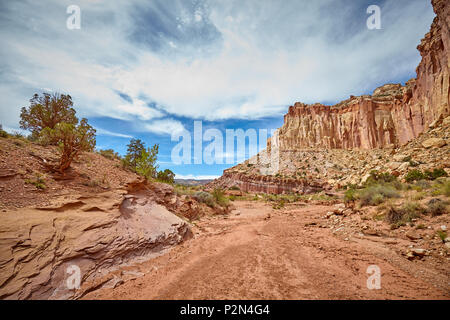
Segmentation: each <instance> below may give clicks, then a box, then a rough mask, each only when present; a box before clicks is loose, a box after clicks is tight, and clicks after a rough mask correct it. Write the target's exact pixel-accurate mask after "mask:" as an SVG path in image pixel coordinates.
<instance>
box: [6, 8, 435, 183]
mask: <svg viewBox="0 0 450 320" xmlns="http://www.w3.org/2000/svg"><path fill="white" fill-rule="evenodd" d="M429 2H430V1H427V0H384V1H377V0H371V1H365V0H361V1H359V0H318V1H309V0H308V1H306V0H304V1H303V0H284V1H277V0H271V1H269V0H258V1H257V0H239V1H238V0H226V1H225V0H222V1H218V0H209V1H208V0H204V1H200V0H194V1H192V0H160V1H156V0H146V1H144V0H135V1H126V0H115V1H107V0H90V1H88V0H83V1H77V0H70V1H64V0H42V1H33V0H29V1H24V0H16V1H2V2H0V37H1V39H2V46H1V47H0V57H1V59H0V94H1V96H2V102H1V107H0V123H2V124H3V126H4V127H5V128H7V129H8V130H10V131H11V130H17V128H18V121H19V114H20V108H21V107H22V106H27V104H28V100H29V99H30V98H31V96H32V95H33V94H34V93H35V92H38V93H39V92H43V91H58V92H63V93H69V94H71V96H72V97H73V100H74V105H75V108H76V109H77V112H78V114H79V115H80V116H83V117H87V118H88V119H89V122H90V123H91V124H92V125H94V126H95V128H97V130H98V132H97V133H98V136H97V145H98V148H113V149H115V150H117V151H118V152H119V153H121V154H123V153H124V152H125V150H126V144H127V143H128V141H129V140H130V138H131V137H134V138H140V139H142V140H144V141H145V142H146V144H147V145H149V146H150V145H153V144H155V143H159V144H160V156H159V162H160V167H161V168H162V169H165V168H170V169H171V170H172V171H174V172H175V173H176V174H177V175H178V176H179V177H214V176H218V175H220V174H221V173H222V170H223V169H225V168H227V167H230V166H231V165H229V164H228V165H220V164H214V165H206V164H203V165H175V164H174V163H173V162H172V161H171V158H170V154H171V150H172V148H173V147H174V145H176V142H173V141H171V134H172V133H177V132H181V131H183V130H188V131H189V130H192V128H193V122H194V120H202V121H204V122H203V125H204V127H208V128H218V129H220V130H222V131H224V130H225V129H226V128H242V129H244V130H245V129H248V128H254V129H256V130H257V129H260V128H262V129H268V130H269V131H270V130H271V129H275V128H278V127H280V126H281V125H282V121H283V115H284V113H286V111H287V109H288V107H289V106H290V105H292V104H293V103H294V102H296V101H302V102H305V103H314V102H322V103H328V104H332V103H336V102H338V101H340V100H343V99H346V98H348V97H349V96H350V95H360V94H366V93H371V92H372V91H373V89H375V88H376V87H377V86H379V85H382V84H384V83H392V82H402V83H404V82H405V81H406V80H408V79H410V78H412V77H415V68H416V66H417V64H418V63H419V61H420V55H419V53H418V51H417V50H416V47H417V45H418V44H419V42H420V39H421V38H422V37H423V36H424V35H425V33H426V32H428V31H429V27H430V25H431V22H432V20H433V18H434V13H433V11H432V7H431V4H430V3H429ZM73 4H75V5H78V6H79V7H80V9H81V29H80V30H68V29H67V28H66V19H67V18H68V16H69V15H68V14H67V13H66V8H67V7H68V6H69V5H73ZM372 4H375V5H379V6H380V8H381V23H382V29H381V30H369V29H367V27H366V20H367V18H368V17H369V15H368V14H367V13H366V9H367V7H368V6H369V5H372Z"/></svg>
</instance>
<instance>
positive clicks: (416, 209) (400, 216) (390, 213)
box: [385, 202, 425, 227]
mask: <svg viewBox="0 0 450 320" xmlns="http://www.w3.org/2000/svg"><path fill="white" fill-rule="evenodd" d="M424 211H425V209H424V208H423V207H422V206H421V205H420V204H419V203H417V202H407V203H405V204H404V205H403V206H402V207H400V208H398V207H395V206H393V205H390V206H389V207H388V209H387V211H386V215H385V219H386V221H387V222H388V223H390V224H392V225H393V226H394V227H398V226H401V225H404V224H405V223H407V222H411V221H412V219H416V218H418V217H420V215H421V214H422V213H423V212H424Z"/></svg>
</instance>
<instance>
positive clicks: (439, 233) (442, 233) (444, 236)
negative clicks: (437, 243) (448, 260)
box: [436, 230, 447, 242]
mask: <svg viewBox="0 0 450 320" xmlns="http://www.w3.org/2000/svg"><path fill="white" fill-rule="evenodd" d="M436 234H437V236H438V237H439V239H441V241H442V242H445V239H447V232H445V231H442V230H438V231H437V232H436Z"/></svg>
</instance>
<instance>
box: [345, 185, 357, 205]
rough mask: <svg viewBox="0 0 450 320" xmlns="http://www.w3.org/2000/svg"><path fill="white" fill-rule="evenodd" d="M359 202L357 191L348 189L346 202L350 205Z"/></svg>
mask: <svg viewBox="0 0 450 320" xmlns="http://www.w3.org/2000/svg"><path fill="white" fill-rule="evenodd" d="M355 200H357V191H356V189H354V188H350V189H347V190H346V191H345V193H344V202H345V203H350V202H353V201H355Z"/></svg>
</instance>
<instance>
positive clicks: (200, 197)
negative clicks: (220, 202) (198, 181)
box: [193, 191, 216, 208]
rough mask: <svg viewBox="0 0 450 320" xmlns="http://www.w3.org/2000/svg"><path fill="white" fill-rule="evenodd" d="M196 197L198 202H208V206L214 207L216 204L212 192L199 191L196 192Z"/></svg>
mask: <svg viewBox="0 0 450 320" xmlns="http://www.w3.org/2000/svg"><path fill="white" fill-rule="evenodd" d="M193 197H194V199H196V200H197V201H198V202H202V203H204V204H206V205H207V206H209V207H211V208H214V207H215V206H216V205H215V203H214V197H213V195H212V194H210V193H208V192H205V191H198V192H196V193H195V194H194V196H193Z"/></svg>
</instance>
